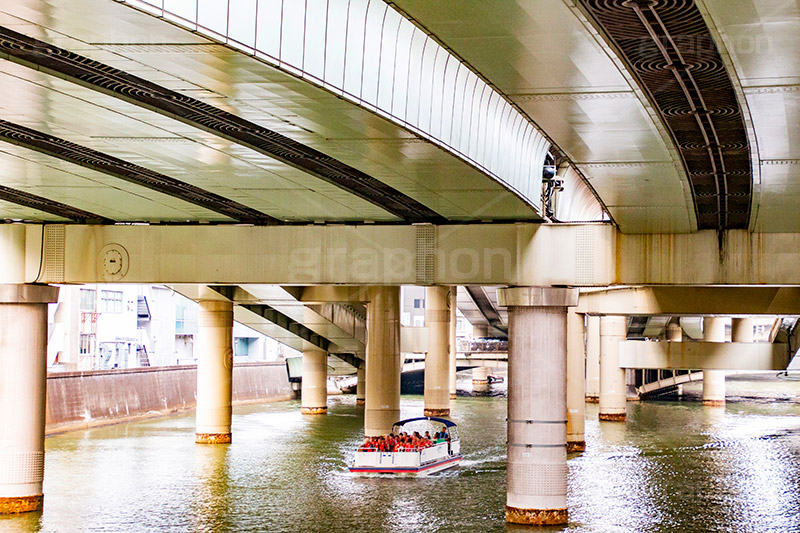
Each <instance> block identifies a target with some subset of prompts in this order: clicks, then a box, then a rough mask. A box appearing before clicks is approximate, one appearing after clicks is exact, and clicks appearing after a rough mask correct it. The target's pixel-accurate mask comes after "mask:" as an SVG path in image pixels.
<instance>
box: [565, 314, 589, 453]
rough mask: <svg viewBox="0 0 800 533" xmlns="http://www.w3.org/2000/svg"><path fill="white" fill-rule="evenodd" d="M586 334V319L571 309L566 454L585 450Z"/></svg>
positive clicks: (568, 332)
mask: <svg viewBox="0 0 800 533" xmlns="http://www.w3.org/2000/svg"><path fill="white" fill-rule="evenodd" d="M584 330H585V327H584V316H583V315H582V314H578V313H576V312H575V311H574V310H572V309H570V310H569V311H568V313H567V452H582V451H584V450H585V449H586V441H585V437H584V418H585V416H586V399H585V392H584V391H585V378H586V376H585V368H586V364H585V361H586V357H585V354H586V343H585V335H584V333H585V331H584Z"/></svg>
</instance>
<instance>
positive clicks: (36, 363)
mask: <svg viewBox="0 0 800 533" xmlns="http://www.w3.org/2000/svg"><path fill="white" fill-rule="evenodd" d="M57 299H58V288H56V287H49V286H46V285H14V284H8V285H0V428H2V431H0V514H14V513H25V512H30V511H38V510H40V509H41V508H42V505H43V502H44V494H43V491H42V481H43V479H44V432H45V395H46V392H45V390H46V379H47V377H46V376H47V304H48V303H50V302H55V301H56V300H57Z"/></svg>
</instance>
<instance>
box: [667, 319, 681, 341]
mask: <svg viewBox="0 0 800 533" xmlns="http://www.w3.org/2000/svg"><path fill="white" fill-rule="evenodd" d="M665 336H666V339H667V340H668V341H670V342H681V341H683V329H681V325H680V324H677V323H675V322H670V323H669V324H667V330H666V333H665Z"/></svg>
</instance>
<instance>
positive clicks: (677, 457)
mask: <svg viewBox="0 0 800 533" xmlns="http://www.w3.org/2000/svg"><path fill="white" fill-rule="evenodd" d="M467 387H469V386H468V385H467ZM766 387H770V388H774V389H775V390H773V391H772V392H769V393H767V392H764V391H765V389H766ZM798 394H800V383H797V382H795V383H790V382H776V381H775V380H766V379H765V378H757V379H751V378H747V379H743V378H741V377H740V378H729V381H728V397H729V400H732V401H729V403H728V406H727V408H725V409H719V408H707V407H706V408H704V407H703V406H702V405H700V404H699V403H698V402H697V401H696V400H697V397H698V395H699V388H698V385H692V386H690V387H687V389H686V395H685V396H686V397H687V399H684V400H682V401H671V402H644V403H640V404H630V405H629V406H628V421H627V422H626V423H624V424H622V423H613V422H602V423H600V422H598V420H597V407H596V406H595V405H587V421H586V443H587V451H586V452H585V453H583V454H571V455H570V458H569V476H570V477H569V507H570V524H569V526H567V527H565V528H561V527H558V528H540V529H536V530H535V531H548V532H549V531H591V532H604V533H605V532H616V531H620V532H622V531H626V532H627V531H643V532H657V531H676V532H678V531H680V532H684V531H730V532H766V531H776V532H778V531H780V532H784V531H800V399H798ZM453 407H454V409H453V419H454V420H456V421H457V422H458V423H459V427H460V431H461V435H462V439H463V441H462V442H463V444H462V450H463V451H464V453H465V458H464V460H463V461H462V464H461V466H460V467H459V468H457V469H455V470H451V471H449V472H444V473H442V474H439V475H436V476H431V477H430V478H426V479H418V480H414V479H388V478H371V479H364V478H355V477H352V476H351V475H350V474H349V473H347V471H346V467H345V464H346V463H345V462H346V461H347V459H348V455H349V454H350V452H351V450H352V449H353V448H354V447H355V446H356V445H357V444H358V442H359V441H360V439H361V435H362V433H361V432H362V427H363V422H362V420H363V408H361V407H358V406H356V405H355V399H354V397H353V396H339V397H332V398H330V400H329V411H330V414H329V415H328V416H320V417H309V416H302V415H301V414H300V407H299V403H298V402H296V401H292V402H283V403H277V404H266V405H250V406H243V407H238V408H236V409H235V410H234V418H233V431H234V436H233V439H234V441H233V444H231V445H229V446H224V445H223V446H202V445H195V444H194V442H193V437H194V416H193V415H192V414H188V415H180V416H173V417H168V418H162V419H155V420H148V421H143V422H136V423H130V424H120V425H115V426H109V427H105V428H98V429H93V430H87V431H76V432H71V433H66V434H62V435H56V436H53V437H50V438H48V439H47V441H46V446H47V455H46V470H45V485H44V490H45V509H44V511H43V512H42V513H32V514H27V515H20V516H13V517H2V518H0V531H3V532H5V531H10V532H18V531H19V532H22V531H37V530H41V531H68V532H72V531H287V532H289V531H311V532H353V531H369V532H377V531H403V532H405V531H409V532H423V531H457V532H466V531H504V530H511V531H531V529H529V528H525V527H519V526H517V527H515V526H507V525H506V524H505V522H504V520H503V506H504V504H505V444H504V443H505V416H506V400H505V395H504V390H503V389H502V388H500V389H495V392H494V395H493V396H488V397H486V396H481V397H477V396H476V397H459V399H458V400H457V401H455V402H453ZM401 408H402V415H403V416H404V417H405V416H409V417H410V416H418V415H420V414H421V412H422V398H421V397H418V396H408V397H406V396H404V397H403V400H402V405H401Z"/></svg>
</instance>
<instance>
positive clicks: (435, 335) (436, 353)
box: [424, 287, 450, 416]
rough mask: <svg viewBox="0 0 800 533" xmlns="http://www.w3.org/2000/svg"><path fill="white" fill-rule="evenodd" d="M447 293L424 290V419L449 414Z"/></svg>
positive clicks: (435, 289)
mask: <svg viewBox="0 0 800 533" xmlns="http://www.w3.org/2000/svg"><path fill="white" fill-rule="evenodd" d="M449 306H450V290H449V288H447V287H428V288H426V289H425V326H426V327H427V328H428V352H427V354H426V355H425V410H424V414H425V416H449V415H450V342H449V338H450V308H449Z"/></svg>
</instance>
